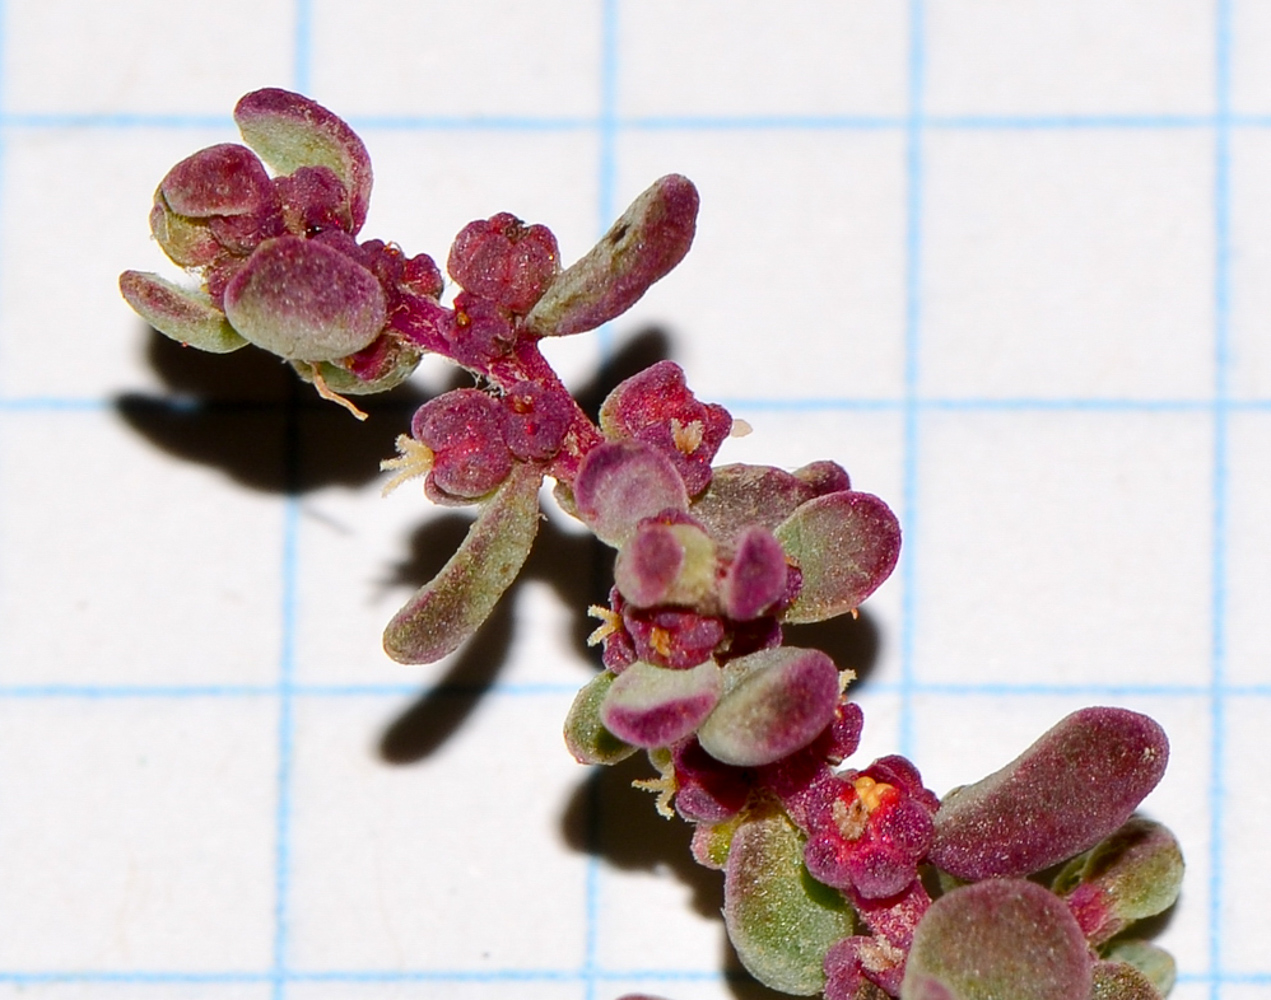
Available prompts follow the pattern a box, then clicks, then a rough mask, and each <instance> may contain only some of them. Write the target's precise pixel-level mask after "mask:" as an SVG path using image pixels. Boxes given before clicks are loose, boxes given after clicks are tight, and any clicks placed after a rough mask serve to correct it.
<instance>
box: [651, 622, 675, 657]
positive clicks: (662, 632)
mask: <svg viewBox="0 0 1271 1000" xmlns="http://www.w3.org/2000/svg"><path fill="white" fill-rule="evenodd" d="M649 645H650V646H652V647H653V651H654V652H655V653H657V654H658V656H665V657H670V655H671V633H670V632H668V631H667V630H666V629H664V628H659V627H658V626H657V625H654V626H653V628H652V629H650V631H649Z"/></svg>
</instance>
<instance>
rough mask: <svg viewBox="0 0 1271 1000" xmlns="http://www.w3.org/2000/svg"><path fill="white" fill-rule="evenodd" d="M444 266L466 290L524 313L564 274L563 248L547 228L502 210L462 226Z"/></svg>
mask: <svg viewBox="0 0 1271 1000" xmlns="http://www.w3.org/2000/svg"><path fill="white" fill-rule="evenodd" d="M446 270H447V271H449V272H450V276H451V277H452V278H454V279H455V281H457V282H459V284H460V285H462V286H463V287H464V288H465V289H466V290H467V291H469V292H472V293H473V294H475V295H480V296H481V297H482V298H485V299H490V300H491V301H492V302H497V303H498V304H499V305H501V306H504V307H506V308H508V309H510V310H511V311H512V312H514V313H517V314H519V315H524V314H525V313H527V312H529V311H530V309H531V308H532V307H533V306H534V303H535V302H537V301H538V300H539V299H540V298H542V296H543V293H544V292H545V291H547V289H548V287H549V286H550V285H551V283H552V282H553V281H554V280H555V279H556V276H557V274H559V273H560V250H559V249H558V248H557V246H556V237H555V236H553V235H552V231H551V230H550V229H548V228H547V227H546V226H540V225H534V226H527V225H525V223H523V222H522V221H521V220H520V219H518V218H517V217H516V216H515V215H512V214H511V213H510V212H500V213H499V214H498V215H496V216H494V217H493V218H490V219H479V220H477V221H476V222H470V223H468V225H466V226H464V228H463V229H462V230H461V231H460V233H459V235H458V236H456V237H455V242H454V245H453V246H452V247H451V248H450V259H449V260H448V261H447V262H446Z"/></svg>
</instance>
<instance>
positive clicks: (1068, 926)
mask: <svg viewBox="0 0 1271 1000" xmlns="http://www.w3.org/2000/svg"><path fill="white" fill-rule="evenodd" d="M1090 966H1091V961H1090V955H1089V952H1088V950H1087V947H1086V940H1085V938H1084V937H1083V936H1082V934H1081V928H1080V927H1078V926H1077V922H1076V921H1075V920H1074V919H1073V917H1072V914H1071V913H1069V912H1068V908H1067V907H1066V906H1064V904H1063V903H1062V902H1061V901H1060V900H1059V899H1058V898H1056V897H1055V896H1053V895H1052V894H1051V893H1049V892H1048V891H1046V890H1045V889H1043V888H1042V887H1041V886H1039V885H1035V884H1034V883H1032V882H1025V881H1023V880H1021V879H992V880H990V881H987V882H979V883H977V884H975V885H968V886H963V887H962V888H960V889H954V890H953V891H952V892H949V893H947V894H946V895H944V896H941V897H940V898H939V899H938V900H936V901H935V902H934V903H933V904H932V905H931V909H929V910H928V911H927V914H926V916H924V917H923V918H922V920H921V921H920V922H919V924H918V928H917V930H916V931H915V932H914V941H913V947H912V948H911V949H910V951H909V960H908V963H907V965H906V969H905V979H904V984H903V985H902V987H901V991H900V995H901V998H902V1000H1003V998H1007V997H1009V998H1010V1000H1087V998H1088V997H1089V996H1090V978H1091V977H1090Z"/></svg>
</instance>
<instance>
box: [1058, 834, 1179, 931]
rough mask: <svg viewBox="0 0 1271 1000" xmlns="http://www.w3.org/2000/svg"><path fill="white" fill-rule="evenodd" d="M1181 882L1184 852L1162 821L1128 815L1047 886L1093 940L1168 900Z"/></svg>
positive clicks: (1160, 909)
mask: <svg viewBox="0 0 1271 1000" xmlns="http://www.w3.org/2000/svg"><path fill="white" fill-rule="evenodd" d="M1182 884H1183V852H1182V850H1181V849H1180V848H1179V846H1178V841H1177V840H1175V839H1174V835H1173V834H1172V833H1170V831H1169V830H1168V829H1167V828H1166V827H1164V826H1162V825H1161V824H1160V823H1154V822H1152V821H1151V820H1149V819H1143V818H1142V817H1132V818H1131V819H1130V821H1129V822H1128V823H1126V824H1125V825H1124V826H1122V827H1121V829H1119V830H1117V832H1116V833H1114V834H1113V835H1112V836H1111V837H1108V838H1106V839H1104V840H1102V841H1100V843H1099V844H1098V845H1096V846H1095V847H1094V848H1093V849H1092V850H1090V851H1087V852H1086V853H1085V854H1082V855H1080V856H1078V857H1076V858H1073V859H1072V860H1071V861H1070V862H1068V864H1067V865H1065V866H1064V869H1063V871H1061V872H1060V873H1059V875H1058V876H1057V877H1056V879H1055V882H1054V885H1053V886H1052V887H1051V888H1052V889H1053V890H1054V891H1055V892H1056V893H1057V894H1059V895H1060V896H1065V897H1067V900H1068V906H1069V908H1070V909H1071V910H1072V912H1073V914H1074V915H1075V916H1076V918H1077V923H1079V924H1080V925H1081V929H1082V930H1083V931H1085V934H1086V937H1087V938H1088V939H1089V941H1090V943H1091V944H1092V945H1099V944H1102V943H1103V942H1104V941H1107V940H1108V939H1109V938H1110V937H1112V936H1113V935H1115V934H1120V933H1121V931H1123V930H1124V929H1125V928H1126V927H1128V926H1129V925H1130V924H1132V923H1134V921H1136V920H1142V919H1143V918H1144V917H1152V916H1155V915H1156V914H1158V913H1161V912H1163V911H1164V910H1166V909H1167V908H1168V907H1170V906H1172V905H1173V903H1174V900H1176V899H1177V898H1178V892H1179V889H1180V888H1181V887H1182Z"/></svg>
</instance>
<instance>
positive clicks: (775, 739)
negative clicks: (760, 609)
mask: <svg viewBox="0 0 1271 1000" xmlns="http://www.w3.org/2000/svg"><path fill="white" fill-rule="evenodd" d="M838 682H839V675H838V669H837V668H836V667H835V666H834V661H833V660H831V659H830V658H829V657H828V656H826V655H825V654H824V653H822V652H821V651H820V650H818V649H797V648H795V647H793V646H779V647H777V648H776V649H764V650H760V651H759V652H757V653H751V654H750V655H748V656H740V657H738V658H737V659H735V660H730V661H729V662H728V664H727V665H726V666H725V667H724V685H725V691H724V696H723V697H722V698H720V700H719V704H718V705H717V706H715V711H713V712H712V713H711V714H710V717H709V718H708V719H707V720H706V721H705V722H703V723H702V725H701V728H700V729H699V730H698V733H697V738H698V740H699V741H700V742H701V744H702V749H704V750H705V751H706V752H707V753H708V754H710V755H711V756H712V757H714V758H715V759H716V760H719V761H723V762H724V763H725V764H734V765H737V766H738V767H758V766H760V765H762V764H771V763H772V762H773V761H776V760H780V759H781V758H783V757H787V756H789V755H790V754H792V753H794V752H795V751H796V750H801V749H803V748H804V747H805V746H807V745H808V744H809V743H811V742H812V741H813V740H814V739H816V737H817V736H818V735H819V734H820V733H821V731H822V730H824V729H825V727H826V726H828V725H829V724H830V720H831V719H833V718H834V709H835V706H836V705H837V704H838V699H839V683H838Z"/></svg>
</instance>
